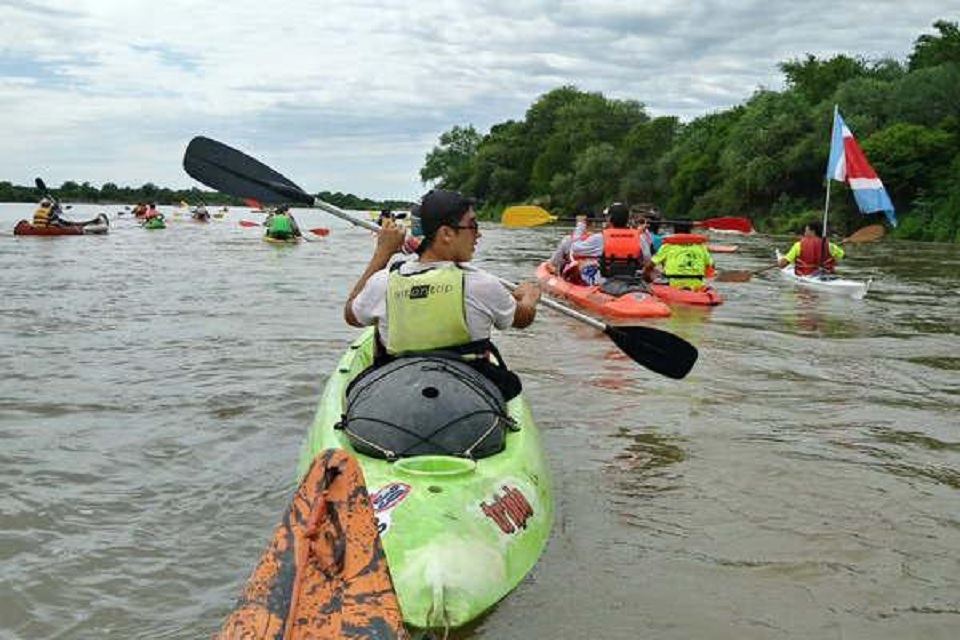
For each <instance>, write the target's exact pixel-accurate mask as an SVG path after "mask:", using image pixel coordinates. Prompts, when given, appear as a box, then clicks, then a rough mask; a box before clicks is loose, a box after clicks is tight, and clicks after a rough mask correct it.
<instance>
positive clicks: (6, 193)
mask: <svg viewBox="0 0 960 640" xmlns="http://www.w3.org/2000/svg"><path fill="white" fill-rule="evenodd" d="M50 186H51V188H52V185H50ZM53 194H54V195H55V196H56V197H57V199H58V200H61V201H62V202H88V203H94V204H97V203H102V204H134V203H137V202H143V203H150V202H154V203H156V204H159V205H168V206H170V205H172V206H178V205H179V204H180V203H181V202H186V203H188V204H190V205H197V204H200V203H201V202H202V203H204V204H206V205H207V206H212V205H216V206H224V205H236V206H246V204H247V203H245V202H244V201H243V200H242V199H240V198H233V197H231V196H228V195H225V194H222V193H217V192H216V191H204V190H201V189H197V188H192V189H180V190H176V189H167V188H164V187H158V186H157V185H155V184H153V183H149V182H148V183H146V184H144V185H142V186H140V187H120V186H117V185H116V184H114V183H112V182H106V183H104V184H103V186H102V187H100V188H99V189H98V188H97V187H94V186H93V185H91V184H90V183H89V182H84V183H82V184H78V183H76V182H72V181H68V182H64V183H63V184H62V185H60V187H59V188H57V189H53ZM41 195H42V194H40V193H39V192H38V191H37V189H36V187H35V186H32V185H31V186H20V185H14V184H12V183H10V182H0V202H36V201H37V200H38V199H39V198H40V196H41ZM316 195H317V197H319V198H320V199H321V200H324V201H326V202H329V203H331V204H334V205H336V206H338V207H340V208H342V209H354V210H379V209H402V210H406V209H409V208H410V206H411V205H412V203H410V202H404V201H401V200H386V201H379V200H371V199H369V198H361V197H359V196H355V195H353V194H352V193H340V192H335V193H334V192H330V191H323V192H320V193H318V194H316Z"/></svg>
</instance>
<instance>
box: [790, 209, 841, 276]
mask: <svg viewBox="0 0 960 640" xmlns="http://www.w3.org/2000/svg"><path fill="white" fill-rule="evenodd" d="M824 245H828V246H829V250H828V251H824ZM844 255H845V254H844V251H843V247H841V246H840V245H838V244H834V243H833V242H829V241H827V240H826V239H825V238H824V237H823V224H822V223H821V222H819V221H816V222H810V223H808V224H807V225H806V226H805V227H804V229H803V237H802V238H800V239H799V240H798V241H796V242H794V243H793V246H792V247H790V251H787V253H786V255H784V256H782V257H781V258H780V260H778V261H777V266H779V267H780V268H781V269H783V268H784V267H785V266H787V265H788V264H792V265H793V271H794V273H796V274H797V275H798V276H808V275H810V274H812V273H817V272H819V271H825V272H827V273H833V272H834V270H835V269H836V266H837V260H842V259H843V256H844Z"/></svg>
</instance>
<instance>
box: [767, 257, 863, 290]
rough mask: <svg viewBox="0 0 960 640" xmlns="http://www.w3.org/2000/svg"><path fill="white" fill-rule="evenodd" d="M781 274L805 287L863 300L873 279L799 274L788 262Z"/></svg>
mask: <svg viewBox="0 0 960 640" xmlns="http://www.w3.org/2000/svg"><path fill="white" fill-rule="evenodd" d="M780 258H781V254H780V251H777V260H779V259H780ZM780 274H781V275H782V276H783V277H784V278H786V279H787V280H790V281H791V282H795V283H796V284H799V285H803V286H804V287H809V288H810V289H816V290H817V291H825V292H827V293H833V294H837V295H841V296H849V297H851V298H853V299H855V300H862V299H863V298H864V297H865V296H866V295H867V290H868V289H869V288H870V283H871V282H872V280H867V281H866V282H864V281H862V280H847V279H845V278H841V277H839V276H835V275H832V274H811V275H807V276H798V275H797V274H796V273H795V272H794V270H793V265H792V264H788V265H787V266H785V267H784V268H783V269H781V270H780Z"/></svg>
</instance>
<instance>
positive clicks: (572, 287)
mask: <svg viewBox="0 0 960 640" xmlns="http://www.w3.org/2000/svg"><path fill="white" fill-rule="evenodd" d="M537 280H538V281H539V282H540V286H541V287H543V289H544V291H546V292H547V293H549V294H550V295H552V296H555V297H558V298H564V299H566V300H569V301H570V302H572V303H574V304H576V305H577V306H580V307H582V308H584V309H587V310H589V311H593V312H594V313H597V314H599V315H601V316H604V317H607V318H614V319H618V320H629V319H639V318H666V317H667V316H669V315H670V307H668V306H667V305H666V304H664V303H663V302H661V301H660V300H658V299H657V298H655V297H654V296H652V295H650V294H649V293H645V292H643V291H630V292H628V293H624V294H623V295H619V296H615V295H611V294H609V293H605V292H604V291H602V290H601V288H600V287H599V286H593V287H584V286H581V285H577V284H573V283H571V282H567V281H566V280H564V279H563V278H561V277H559V276H555V275H553V274H552V273H550V272H549V271H547V263H546V262H544V263H542V264H541V265H540V266H539V267H537Z"/></svg>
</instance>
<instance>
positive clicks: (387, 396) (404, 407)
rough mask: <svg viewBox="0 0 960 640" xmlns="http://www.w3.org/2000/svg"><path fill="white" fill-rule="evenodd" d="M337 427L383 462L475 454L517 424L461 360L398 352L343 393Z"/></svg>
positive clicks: (497, 443) (491, 448) (498, 444)
mask: <svg viewBox="0 0 960 640" xmlns="http://www.w3.org/2000/svg"><path fill="white" fill-rule="evenodd" d="M337 426H338V428H341V429H343V430H344V431H345V432H346V433H347V435H348V436H349V438H350V440H351V442H352V443H353V444H354V446H355V447H357V449H358V450H360V451H362V452H364V453H367V454H368V455H373V456H376V457H379V458H384V459H387V460H391V461H394V460H397V459H399V458H403V457H410V456H418V455H447V456H455V457H460V458H468V459H480V458H484V457H487V456H490V455H493V454H495V453H498V452H499V451H502V450H503V447H504V445H505V440H506V430H507V429H516V425H515V423H514V421H513V419H512V418H511V417H510V416H509V415H508V413H507V410H506V403H505V402H504V400H503V396H502V394H501V393H500V391H499V389H497V388H496V386H495V385H494V384H493V383H492V382H490V381H489V380H488V379H486V378H485V377H484V376H483V375H482V374H480V373H479V372H477V371H476V370H475V369H473V368H472V367H471V366H470V365H469V364H467V363H465V362H462V361H460V359H459V357H456V356H453V357H451V356H449V355H446V354H438V353H431V354H427V355H420V356H410V357H403V358H399V359H397V360H394V361H391V362H390V363H388V364H386V365H383V366H382V367H378V368H375V369H371V370H368V372H366V373H365V374H361V377H360V378H358V379H357V380H356V383H355V384H354V385H353V386H352V387H351V389H350V390H349V392H348V394H347V402H346V409H345V413H344V415H343V417H342V418H341V421H340V423H339V424H338V425H337Z"/></svg>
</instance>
